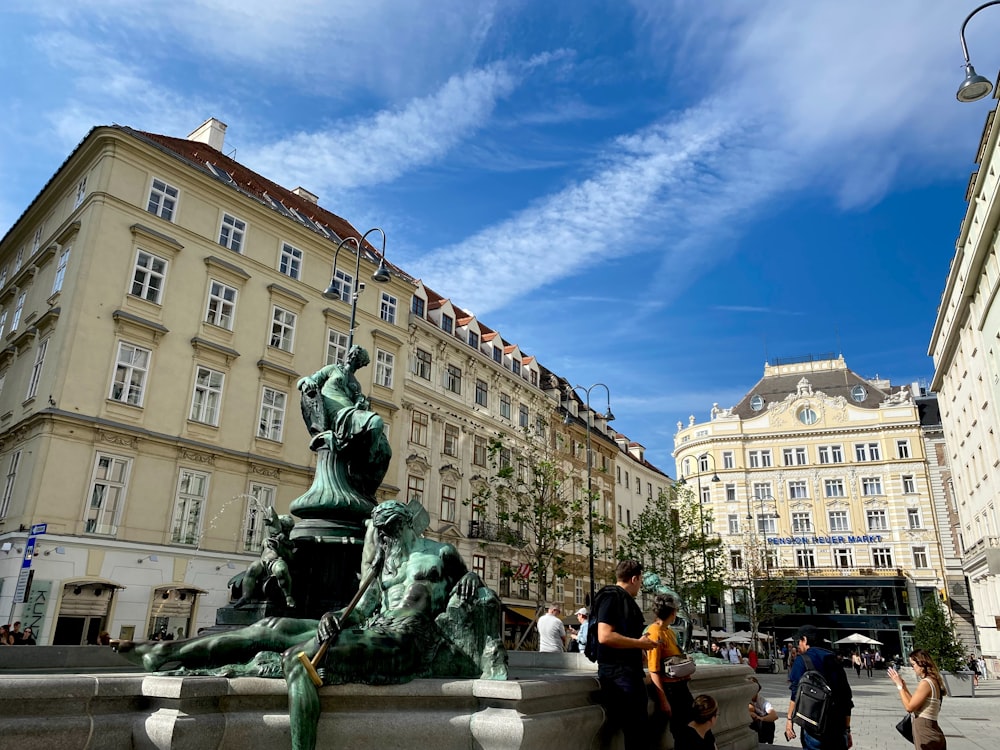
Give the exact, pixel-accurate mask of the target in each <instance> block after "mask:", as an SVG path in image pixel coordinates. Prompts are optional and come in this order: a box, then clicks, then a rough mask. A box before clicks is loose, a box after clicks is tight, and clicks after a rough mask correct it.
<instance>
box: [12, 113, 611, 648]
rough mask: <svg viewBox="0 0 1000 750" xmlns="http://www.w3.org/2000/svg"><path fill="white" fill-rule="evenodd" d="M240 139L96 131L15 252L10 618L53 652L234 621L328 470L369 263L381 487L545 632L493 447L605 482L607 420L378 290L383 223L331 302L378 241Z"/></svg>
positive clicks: (449, 319)
mask: <svg viewBox="0 0 1000 750" xmlns="http://www.w3.org/2000/svg"><path fill="white" fill-rule="evenodd" d="M225 131H226V126H225V125H224V124H222V123H221V122H219V121H217V120H214V119H213V120H208V121H206V122H205V124H204V125H203V126H201V127H200V128H198V129H197V130H196V131H194V132H193V133H192V134H191V135H189V136H188V138H186V139H181V138H170V137H167V136H161V135H156V134H152V133H143V132H139V131H135V130H132V129H130V128H127V127H119V126H111V127H97V128H95V129H94V130H92V131H91V132H90V133H89V134H88V136H87V137H86V138H85V139H84V140H83V142H81V144H80V145H79V146H78V147H77V149H76V150H75V151H74V152H73V153H72V154H71V155H70V156H69V157H68V159H67V160H66V162H65V163H64V164H63V165H62V166H61V167H60V169H59V170H58V171H57V172H56V174H55V175H54V176H53V177H52V178H51V179H50V181H49V182H48V184H47V185H46V186H45V187H44V188H43V190H42V191H41V193H40V194H39V195H38V197H37V198H36V199H35V200H34V201H33V202H32V204H31V205H30V206H28V207H27V209H26V210H25V212H24V214H23V215H22V216H21V217H20V218H19V220H18V221H17V222H16V223H15V225H14V227H13V228H12V229H11V230H10V231H9V232H8V233H7V235H6V236H5V237H4V238H3V239H2V241H0V346H2V347H3V348H2V349H0V470H2V471H3V474H4V477H5V488H4V491H3V494H2V496H0V611H3V613H4V615H3V616H4V617H8V616H9V619H10V620H11V621H13V620H21V621H22V622H23V623H25V624H31V625H32V626H33V627H34V630H35V633H36V634H37V635H38V636H39V643H84V642H90V641H93V640H95V639H96V637H97V635H98V633H99V631H101V630H107V631H108V632H109V633H110V635H111V637H113V638H133V637H134V638H145V637H148V636H150V635H151V634H152V633H154V632H160V631H165V632H168V633H170V634H171V635H174V636H185V635H189V634H192V633H194V632H196V631H197V630H198V629H200V628H203V627H206V626H210V625H212V624H214V622H215V612H216V610H217V608H218V607H220V606H222V605H224V604H225V603H227V601H228V600H229V590H228V582H229V580H230V579H231V578H232V577H233V576H234V575H235V574H237V573H239V572H240V571H242V570H243V569H245V568H246V566H247V565H248V564H249V563H250V562H252V561H253V560H254V559H256V557H257V554H258V550H259V548H260V543H261V538H262V524H261V514H262V511H263V509H264V508H265V507H266V506H273V507H274V508H276V509H277V510H278V511H279V512H287V509H288V507H289V504H290V503H291V502H292V501H293V500H294V499H295V498H296V497H298V496H299V495H300V494H302V493H303V492H304V491H305V490H306V489H307V488H308V486H309V484H310V482H311V479H312V474H313V469H314V457H313V454H312V453H311V452H310V451H309V449H308V439H307V433H306V430H305V426H304V425H303V423H302V419H301V417H300V415H299V398H298V396H299V394H298V392H297V390H296V383H297V381H298V379H299V378H300V377H302V376H305V375H309V374H312V373H313V372H315V371H316V370H318V369H319V368H320V367H322V366H324V365H326V364H328V363H331V362H335V361H339V360H340V359H341V358H342V357H343V355H344V353H345V352H346V347H347V344H348V338H349V335H350V330H349V327H350V317H351V299H350V289H351V288H352V285H353V283H354V281H355V276H356V275H357V278H358V280H360V281H361V282H363V284H364V288H363V289H362V291H361V292H360V294H359V296H358V303H357V321H356V325H355V331H354V336H353V341H354V343H357V344H360V345H362V346H364V347H365V349H367V350H368V352H369V353H370V355H371V363H370V365H369V366H368V367H366V368H363V369H362V370H361V371H359V372H358V378H359V380H360V382H361V385H362V388H363V390H364V392H365V393H366V394H368V395H369V397H370V399H371V403H372V407H373V409H375V410H376V411H377V412H378V413H379V414H380V415H381V416H382V418H383V420H384V422H385V424H386V430H387V432H388V436H389V441H390V445H391V447H392V450H393V459H392V462H391V464H390V467H389V472H388V473H387V475H386V477H385V479H384V481H383V484H382V487H381V488H380V490H379V492H378V498H379V499H386V498H395V497H400V498H404V499H411V498H417V499H420V500H421V502H422V503H423V504H424V505H425V507H426V508H427V509H428V511H429V513H430V516H431V527H430V529H429V530H428V533H429V534H430V535H431V536H433V537H435V538H437V539H440V540H443V541H448V542H451V543H453V544H454V545H455V546H456V547H457V548H458V550H459V551H460V553H461V554H462V556H463V557H464V559H465V560H466V561H467V563H468V564H469V566H470V568H473V569H474V570H476V571H477V572H479V573H480V574H481V575H482V577H483V578H484V580H485V581H486V582H487V583H488V584H489V585H490V586H491V587H493V588H495V589H496V590H498V591H500V592H501V594H502V595H503V599H504V601H505V603H506V604H507V605H508V610H509V613H510V615H509V620H508V624H509V625H510V626H511V627H516V626H518V627H523V626H524V625H526V623H527V622H529V621H530V616H531V615H533V614H534V601H535V599H536V594H537V592H536V591H534V590H532V587H531V586H529V585H527V584H526V582H524V581H523V580H520V579H519V578H518V577H517V571H518V570H519V568H520V566H521V565H522V564H524V562H525V561H522V560H520V559H519V557H518V554H519V550H518V549H516V548H512V547H509V546H506V545H503V544H501V543H499V542H497V541H496V539H495V538H496V536H497V535H496V534H495V533H494V534H492V537H493V538H491V524H490V519H489V517H488V512H489V509H480V508H477V507H476V505H475V504H474V503H472V502H470V499H471V498H472V497H474V495H475V493H476V491H477V488H478V487H479V486H481V484H482V483H484V482H487V481H489V478H490V469H489V467H488V463H489V462H488V460H487V457H486V453H485V451H486V441H487V440H489V439H491V438H492V437H495V436H497V435H503V436H504V437H505V438H507V439H509V440H513V441H518V440H521V441H524V440H528V439H532V440H533V439H544V440H546V441H548V443H549V444H550V445H552V446H553V447H554V449H555V450H556V453H557V455H558V457H559V461H560V465H561V467H562V469H563V470H564V471H565V473H566V475H567V477H569V482H570V485H571V491H573V492H577V493H582V492H584V490H585V487H586V475H587V471H586V462H585V452H584V450H583V448H582V445H583V441H584V439H585V437H586V429H585V425H586V424H587V414H586V409H585V407H584V406H583V405H582V404H581V403H580V402H579V399H578V398H574V397H573V396H572V393H571V389H570V388H569V386H568V382H567V381H565V380H563V379H561V378H559V377H558V376H556V375H554V374H553V373H551V372H550V371H548V370H546V369H545V368H544V367H542V366H541V365H540V364H539V363H538V362H537V360H536V359H535V357H533V356H531V355H528V354H526V353H524V352H522V351H521V349H520V347H519V346H517V345H516V344H513V343H511V342H508V341H505V340H504V339H503V338H502V336H500V334H499V333H497V332H496V331H494V330H492V329H490V328H489V327H487V326H486V325H485V324H483V323H481V322H480V321H478V320H476V318H475V316H472V315H470V314H469V313H467V312H465V311H463V310H461V309H460V308H457V307H455V306H454V305H453V304H452V303H451V301H450V300H448V299H446V298H444V297H442V296H440V295H438V294H437V293H435V292H434V291H432V290H430V289H427V288H426V287H425V286H424V285H423V284H422V283H421V282H419V281H417V280H415V279H413V278H411V277H410V276H408V275H407V274H406V273H405V272H404V271H403V270H401V269H399V268H398V267H392V274H391V277H390V280H389V281H388V282H387V283H381V284H380V283H376V282H375V281H374V280H373V279H372V274H373V272H374V271H375V269H376V266H377V265H378V263H379V261H380V260H381V258H380V254H379V250H380V248H379V247H378V242H377V241H378V240H379V239H381V235H380V234H379V233H374V234H372V233H370V232H369V233H368V234H367V235H366V237H367V239H368V243H366V244H365V247H364V252H363V253H362V255H361V258H360V261H359V260H358V258H357V256H356V255H355V253H354V252H353V244H351V243H348V244H346V245H344V247H343V248H342V249H341V251H340V253H339V257H338V260H337V264H336V275H335V277H334V281H336V282H338V284H337V286H338V288H339V290H340V292H339V294H340V296H339V297H338V298H334V299H328V298H326V297H325V296H324V295H323V292H324V290H326V288H327V286H328V285H330V283H331V276H332V275H333V274H334V269H333V259H334V252H335V250H336V248H337V246H338V244H339V243H340V241H341V240H342V239H343V238H346V237H355V238H360V237H361V236H362V234H361V232H359V231H357V230H356V229H355V228H354V227H352V226H351V225H350V224H349V223H348V222H346V221H345V220H344V219H342V218H340V217H339V216H336V215H335V214H332V213H331V212H329V211H328V210H326V209H324V208H322V207H321V206H320V205H319V202H318V198H317V196H315V195H313V194H312V193H311V192H309V191H308V190H306V189H304V188H296V189H295V190H287V189H285V188H282V187H280V186H278V185H276V184H274V183H273V182H270V181H269V180H267V179H266V178H264V177H262V176H261V175H259V174H256V173H254V172H252V171H250V170H248V169H247V168H246V167H244V166H242V165H240V164H239V163H238V162H236V161H234V160H233V159H231V158H229V157H226V156H225V155H224V153H223V151H224V142H225ZM387 246H388V255H390V256H391V247H392V243H391V237H390V238H389V239H388V243H387ZM567 413H570V414H571V415H572V417H573V419H571V420H566V419H565V417H566V415H567ZM567 422H569V423H568V424H567ZM590 424H591V425H592V434H591V437H592V441H593V443H594V446H595V450H596V451H597V453H599V454H600V457H599V458H598V459H597V460H598V461H600V462H601V464H600V465H601V471H595V472H594V473H593V475H592V476H593V481H594V482H595V484H596V486H597V487H598V488H599V491H600V492H601V497H602V498H604V501H603V502H602V503H599V504H595V513H596V514H600V515H601V516H602V517H605V516H606V517H608V518H611V517H613V514H614V505H615V503H614V484H613V479H612V478H613V477H614V475H615V461H616V460H617V458H618V455H619V451H618V449H617V446H616V442H615V439H614V437H613V434H609V431H608V427H607V425H606V424H605V423H604V422H603V421H602V417H601V415H599V414H596V413H594V414H591V415H590ZM43 527H44V529H43ZM613 541H614V540H613V538H612V539H611V540H605V539H601V540H599V542H600V544H601V545H602V548H604V547H607V548H613ZM567 552H569V553H570V555H571V557H573V558H574V559H575V560H577V564H576V566H575V567H574V575H573V576H571V577H570V578H568V579H565V580H563V581H559V582H554V583H553V586H552V587H551V588H550V590H549V591H547V592H545V597H546V598H550V599H551V598H554V599H557V600H559V601H562V602H563V603H564V607H565V608H566V609H567V611H569V608H570V607H571V606H572V605H575V604H576V605H579V604H582V603H583V602H584V601H585V598H586V592H587V589H588V588H589V575H588V573H587V572H586V570H587V565H586V560H587V550H586V548H585V547H581V548H579V549H574V550H568V551H567ZM577 569H578V570H577ZM603 573H604V574H606V569H605V570H604V571H603ZM29 582H30V585H28V584H29ZM601 583H603V581H601ZM599 585H600V584H599ZM26 590H27V592H28V593H27V600H26V601H22V599H24V593H25V591H26ZM518 618H520V619H518ZM4 621H5V622H6V620H4Z"/></svg>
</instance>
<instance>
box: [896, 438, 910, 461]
mask: <svg viewBox="0 0 1000 750" xmlns="http://www.w3.org/2000/svg"><path fill="white" fill-rule="evenodd" d="M896 458H910V441H909V440H897V441H896Z"/></svg>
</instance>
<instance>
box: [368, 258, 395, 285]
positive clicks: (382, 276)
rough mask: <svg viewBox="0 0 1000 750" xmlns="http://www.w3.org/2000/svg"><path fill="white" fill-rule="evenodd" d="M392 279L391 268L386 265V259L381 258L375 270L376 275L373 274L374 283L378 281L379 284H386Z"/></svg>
mask: <svg viewBox="0 0 1000 750" xmlns="http://www.w3.org/2000/svg"><path fill="white" fill-rule="evenodd" d="M390 278H391V276H390V274H389V267H388V266H386V264H385V258H381V259H380V260H379V262H378V268H377V269H375V273H373V274H372V281H378V282H379V283H383V284H384V283H385V282H387V281H388V280H389V279H390Z"/></svg>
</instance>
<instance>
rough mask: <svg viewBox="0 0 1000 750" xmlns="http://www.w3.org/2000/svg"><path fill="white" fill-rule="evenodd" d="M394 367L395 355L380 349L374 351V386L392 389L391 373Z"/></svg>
mask: <svg viewBox="0 0 1000 750" xmlns="http://www.w3.org/2000/svg"><path fill="white" fill-rule="evenodd" d="M395 365H396V355H395V354H390V353H389V352H386V351H382V350H381V349H376V350H375V384H376V385H381V386H383V387H385V388H392V371H393V368H394V367H395Z"/></svg>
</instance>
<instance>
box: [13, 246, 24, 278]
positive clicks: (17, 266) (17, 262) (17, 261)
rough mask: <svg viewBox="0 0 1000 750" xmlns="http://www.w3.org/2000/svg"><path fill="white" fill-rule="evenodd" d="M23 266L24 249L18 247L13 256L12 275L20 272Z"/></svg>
mask: <svg viewBox="0 0 1000 750" xmlns="http://www.w3.org/2000/svg"><path fill="white" fill-rule="evenodd" d="M23 265H24V248H23V247H19V248H18V249H17V255H15V256H14V273H17V272H18V271H20V270H21V266H23Z"/></svg>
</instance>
